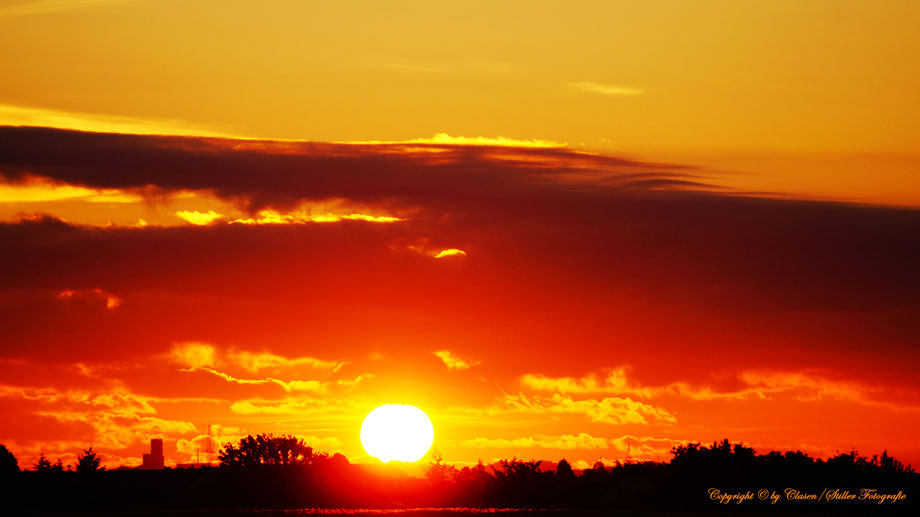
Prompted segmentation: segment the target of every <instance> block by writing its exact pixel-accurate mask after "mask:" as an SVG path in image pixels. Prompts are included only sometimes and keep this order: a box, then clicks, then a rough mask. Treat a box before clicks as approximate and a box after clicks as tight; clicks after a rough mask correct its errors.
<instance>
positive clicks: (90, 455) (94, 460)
mask: <svg viewBox="0 0 920 517" xmlns="http://www.w3.org/2000/svg"><path fill="white" fill-rule="evenodd" d="M101 464H102V458H101V457H100V456H99V455H98V454H97V453H96V451H94V450H93V448H92V447H90V448H89V449H83V454H81V455H80V457H79V458H77V472H98V471H101V470H105V467H103V466H101Z"/></svg>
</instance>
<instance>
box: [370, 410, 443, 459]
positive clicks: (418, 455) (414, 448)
mask: <svg viewBox="0 0 920 517" xmlns="http://www.w3.org/2000/svg"><path fill="white" fill-rule="evenodd" d="M433 441H434V427H432V425H431V420H430V419H429V418H428V415H426V414H425V412H424V411H422V410H421V409H419V408H417V407H415V406H409V405H403V404H385V405H383V406H380V407H378V408H377V409H375V410H373V411H371V412H370V413H368V415H367V416H366V417H365V418H364V423H363V424H361V445H363V446H364V450H366V451H367V453H368V454H370V455H371V456H373V457H375V458H377V459H379V460H380V461H382V462H384V463H388V462H390V461H394V460H395V461H407V462H412V461H418V460H420V459H422V457H423V456H424V455H425V453H427V452H428V449H430V448H431V444H432V442H433Z"/></svg>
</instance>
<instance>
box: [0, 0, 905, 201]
mask: <svg viewBox="0 0 920 517" xmlns="http://www.w3.org/2000/svg"><path fill="white" fill-rule="evenodd" d="M0 5H2V7H0V49H2V50H0V69H2V70H4V80H3V81H0V105H3V106H6V107H7V110H6V111H7V113H10V112H15V113H20V111H16V110H21V109H23V108H28V109H33V110H38V112H41V110H52V111H51V112H53V113H56V114H58V119H59V118H60V113H82V114H92V115H94V116H100V117H122V118H125V119H130V120H145V119H149V120H155V121H159V122H162V121H175V123H176V124H178V125H181V126H183V127H195V128H207V129H208V130H210V131H211V132H214V133H222V134H238V135H245V136H257V137H272V138H298V139H309V140H325V141H348V140H361V141H367V140H401V139H410V138H418V137H425V136H431V135H433V134H436V133H449V134H451V135H463V136H470V137H472V136H479V135H482V136H506V137H510V138H518V139H525V140H526V139H533V138H536V139H542V140H552V141H557V142H567V143H569V145H572V146H579V147H585V148H589V149H596V150H603V151H607V152H613V153H619V154H626V155H629V156H635V157H639V158H647V159H656V158H660V157H663V156H672V157H675V158H686V159H688V160H691V163H701V164H704V165H705V164H714V165H717V166H725V165H726V164H729V166H728V170H729V171H731V172H733V173H734V172H739V173H749V174H751V175H753V176H754V177H755V180H754V181H753V182H752V183H751V184H750V185H748V184H747V183H745V182H746V181H747V179H749V178H748V176H744V174H741V176H742V179H740V180H732V181H729V183H732V182H733V181H734V183H735V184H737V185H738V186H740V187H743V188H749V189H750V190H767V189H769V190H778V191H786V192H801V193H807V194H810V195H813V196H815V197H821V196H824V197H828V198H845V199H853V200H858V201H870V202H891V203H896V204H911V205H920V180H918V179H917V178H918V176H920V158H918V154H917V149H916V143H917V142H918V141H920V124H918V123H917V122H918V120H920V94H918V93H917V92H920V36H918V32H917V30H916V27H917V26H918V22H920V2H911V1H846V0H808V1H802V0H789V1H786V0H773V1H693V2H691V1H639V0H636V1H586V2H566V3H562V2H495V1H489V2H478V1H471V2H452V3H446V2H431V1H411V2H370V1H368V2H354V1H341V2H308V1H293V0H290V1H275V2H269V3H264V2H241V1H228V0H220V1H217V0H214V1H211V0H201V1H196V2H186V1H173V0H159V1H158V0H82V1H81V0H44V1H39V2H34V1H33V2H28V1H20V0H13V1H7V2H2V4H0ZM2 112H3V110H0V114H2ZM0 118H2V117H0ZM0 123H4V121H3V120H0ZM5 123H11V122H10V121H9V120H7V121H6V122H5ZM12 123H22V122H21V121H16V120H14V121H13V122H12ZM781 154H782V155H783V156H782V157H780V158H777V157H778V156H779V155H781ZM726 155H731V156H733V157H743V156H748V157H749V158H747V159H741V158H733V159H727V158H725V156H726ZM795 156H805V157H806V159H805V160H804V161H803V162H801V163H799V162H796V161H795V159H794V157H795ZM854 156H855V157H856V159H855V160H850V159H849V158H848V157H854ZM874 156H883V157H884V160H882V164H883V165H884V164H888V165H892V164H893V165H892V166H891V167H890V168H886V169H885V170H884V171H882V172H883V175H882V179H881V180H876V179H873V178H876V177H877V176H876V175H877V174H878V173H879V168H880V166H879V165H878V163H877V162H876V161H874V160H873V159H872V157H874ZM822 157H823V158H822ZM825 158H826V159H825ZM774 159H776V160H777V161H776V163H775V164H774V163H773V160H774ZM790 163H791V165H790ZM854 163H855V165H854ZM774 165H775V167H774ZM780 166H782V167H785V169H784V170H785V173H784V174H785V176H783V173H782V172H779V171H777V173H778V175H777V176H770V172H769V171H771V170H774V169H775V168H777V167H780ZM745 178H747V179H745ZM784 178H785V179H784ZM761 179H762V180H763V181H761ZM880 183H881V185H880Z"/></svg>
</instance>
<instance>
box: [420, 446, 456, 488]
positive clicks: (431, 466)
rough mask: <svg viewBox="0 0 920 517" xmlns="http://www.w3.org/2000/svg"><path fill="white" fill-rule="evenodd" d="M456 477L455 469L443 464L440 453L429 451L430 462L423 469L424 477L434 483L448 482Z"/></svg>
mask: <svg viewBox="0 0 920 517" xmlns="http://www.w3.org/2000/svg"><path fill="white" fill-rule="evenodd" d="M456 475H457V468H456V467H454V466H453V465H448V464H446V463H444V459H443V457H442V456H441V453H440V452H438V451H437V449H433V450H432V451H431V461H430V462H429V463H428V466H427V467H425V477H427V478H428V480H429V481H432V482H434V483H443V482H445V481H450V480H452V479H453V478H454V476H456Z"/></svg>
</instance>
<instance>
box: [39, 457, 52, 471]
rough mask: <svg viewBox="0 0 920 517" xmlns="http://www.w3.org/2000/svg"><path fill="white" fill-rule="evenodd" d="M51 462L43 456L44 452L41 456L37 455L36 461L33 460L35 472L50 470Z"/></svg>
mask: <svg viewBox="0 0 920 517" xmlns="http://www.w3.org/2000/svg"><path fill="white" fill-rule="evenodd" d="M52 468H53V467H52V465H51V462H50V461H49V460H48V458H46V457H45V453H44V452H43V453H41V456H39V457H38V461H37V462H35V471H36V472H51V469H52Z"/></svg>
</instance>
